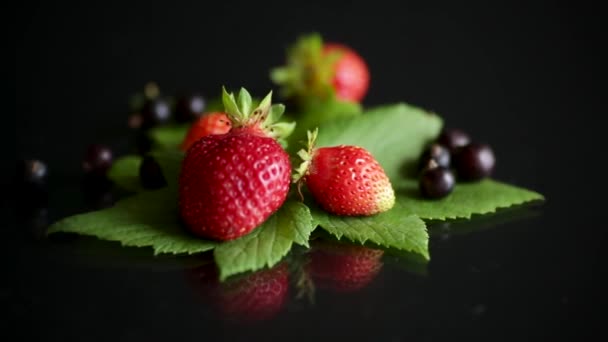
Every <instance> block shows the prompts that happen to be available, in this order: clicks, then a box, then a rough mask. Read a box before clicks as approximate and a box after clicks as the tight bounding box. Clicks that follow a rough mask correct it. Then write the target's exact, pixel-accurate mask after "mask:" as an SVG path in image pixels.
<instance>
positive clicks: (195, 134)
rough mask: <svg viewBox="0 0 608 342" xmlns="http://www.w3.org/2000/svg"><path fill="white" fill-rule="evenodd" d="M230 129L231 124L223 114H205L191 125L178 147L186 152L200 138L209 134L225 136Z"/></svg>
mask: <svg viewBox="0 0 608 342" xmlns="http://www.w3.org/2000/svg"><path fill="white" fill-rule="evenodd" d="M231 128H232V122H230V119H229V118H228V116H226V114H225V113H222V112H212V113H208V114H205V115H203V116H202V117H201V118H199V119H198V120H196V122H194V123H193V124H192V126H191V127H190V130H188V133H187V134H186V138H185V139H184V141H183V142H182V145H181V146H180V147H181V149H182V151H187V150H188V148H190V146H192V144H194V143H195V142H197V141H198V140H199V139H200V138H202V137H205V136H207V135H211V134H226V133H228V131H230V129H231Z"/></svg>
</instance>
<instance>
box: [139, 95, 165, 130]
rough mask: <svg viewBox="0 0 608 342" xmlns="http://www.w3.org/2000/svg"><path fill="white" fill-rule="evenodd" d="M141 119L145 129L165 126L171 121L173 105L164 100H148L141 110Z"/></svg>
mask: <svg viewBox="0 0 608 342" xmlns="http://www.w3.org/2000/svg"><path fill="white" fill-rule="evenodd" d="M141 119H142V123H141V125H142V127H143V128H151V127H154V126H158V125H162V124H165V123H167V122H169V120H170V119H171V105H170V104H169V102H168V101H167V100H165V99H162V98H155V99H152V100H148V101H146V103H145V104H144V106H143V108H142V109H141Z"/></svg>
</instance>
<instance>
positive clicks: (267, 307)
mask: <svg viewBox="0 0 608 342" xmlns="http://www.w3.org/2000/svg"><path fill="white" fill-rule="evenodd" d="M187 278H188V280H189V281H190V283H191V284H192V285H193V286H194V287H195V289H196V290H197V292H198V293H199V294H200V295H201V297H202V299H203V300H204V301H206V302H210V303H211V305H213V307H214V308H215V309H216V310H218V311H219V312H220V313H221V314H223V315H224V316H225V317H226V318H231V319H236V320H240V321H242V320H247V321H255V320H264V319H270V318H272V317H274V316H275V315H276V314H278V313H279V311H281V309H282V308H283V306H284V305H285V302H286V299H287V294H288V292H289V279H288V270H287V264H285V263H282V264H279V265H277V266H274V267H273V268H271V269H265V270H261V271H257V272H255V273H250V274H247V275H243V276H237V277H235V278H231V279H228V280H227V281H226V282H223V283H220V282H219V280H218V276H217V268H216V266H215V264H213V263H211V264H207V265H203V266H200V267H197V268H195V269H192V270H189V271H188V272H187Z"/></svg>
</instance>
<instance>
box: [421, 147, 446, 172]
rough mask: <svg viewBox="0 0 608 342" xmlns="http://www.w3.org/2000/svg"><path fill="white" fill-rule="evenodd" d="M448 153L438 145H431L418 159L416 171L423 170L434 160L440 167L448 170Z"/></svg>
mask: <svg viewBox="0 0 608 342" xmlns="http://www.w3.org/2000/svg"><path fill="white" fill-rule="evenodd" d="M450 159H451V157H450V151H449V150H448V149H447V148H446V147H444V146H443V145H440V144H437V143H435V144H431V145H430V146H429V147H428V148H427V149H426V150H425V151H424V152H423V153H422V156H421V157H420V161H419V163H418V170H419V171H420V170H422V169H424V168H425V167H426V166H427V164H428V163H429V161H431V160H434V161H435V163H437V165H438V166H440V167H445V168H449V167H450Z"/></svg>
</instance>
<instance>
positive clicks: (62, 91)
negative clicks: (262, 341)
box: [2, 1, 606, 341]
mask: <svg viewBox="0 0 608 342" xmlns="http://www.w3.org/2000/svg"><path fill="white" fill-rule="evenodd" d="M397 4H398V5H397ZM17 18H18V24H17V25H16V27H15V28H13V30H15V32H16V33H15V38H16V67H15V73H16V79H15V80H16V107H15V112H14V113H15V118H16V131H15V132H16V154H17V157H18V158H19V157H34V158H40V159H42V160H44V161H46V162H47V164H48V165H49V167H50V170H51V202H50V203H51V204H50V206H49V211H50V217H51V221H53V220H55V219H58V218H61V217H63V216H65V215H67V214H71V213H74V212H78V211H82V210H83V209H82V205H81V204H79V203H80V201H81V195H80V192H79V188H78V182H77V180H78V179H79V177H80V176H81V169H80V161H81V158H82V154H83V152H84V148H85V146H86V145H87V144H89V143H91V142H102V143H106V144H109V145H110V146H112V147H113V148H114V149H115V151H116V153H117V154H124V153H127V152H130V151H131V150H132V149H133V139H132V134H131V132H130V131H129V129H128V128H127V126H126V120H127V116H128V114H129V113H128V106H127V102H128V98H129V95H131V94H132V93H134V92H136V91H140V90H141V88H142V86H143V84H144V83H145V82H147V81H151V80H153V81H156V82H158V83H159V84H160V86H161V90H162V91H163V92H164V93H167V94H177V93H178V92H181V91H188V90H200V91H203V92H204V93H206V94H210V95H215V94H217V93H218V92H219V89H220V87H221V85H227V86H229V87H239V86H245V87H247V88H248V89H249V90H250V91H251V92H252V93H253V94H262V93H265V92H267V91H268V90H269V89H271V88H272V84H271V83H270V81H269V79H268V70H269V69H270V68H271V67H272V66H276V65H279V64H281V63H282V62H283V58H284V49H285V48H286V47H287V45H288V44H289V43H290V42H292V41H293V40H294V39H295V38H296V37H297V36H298V35H299V34H301V33H307V32H313V31H316V32H320V33H322V34H323V35H324V37H325V39H326V40H330V41H339V42H344V43H346V44H348V45H350V46H352V47H353V48H355V49H356V50H357V51H358V52H359V53H360V54H361V55H363V56H364V57H365V59H366V60H367V62H368V64H369V67H370V70H371V75H372V80H371V88H370V91H369V93H368V96H367V97H366V99H365V104H366V105H370V106H371V105H375V104H381V103H386V102H397V101H406V102H409V103H411V104H414V105H418V106H421V107H423V108H426V109H429V110H433V111H436V112H437V113H439V114H440V115H442V116H443V117H444V119H445V122H446V125H448V126H453V127H460V128H464V129H466V130H467V131H468V132H469V133H470V134H471V135H472V136H473V137H475V138H476V139H477V140H480V141H486V142H489V143H491V144H492V146H493V148H494V150H495V152H496V154H497V156H498V167H497V170H496V174H495V176H496V178H498V179H500V180H503V181H507V182H510V183H514V184H517V185H521V186H525V187H528V188H532V189H534V190H537V191H539V192H541V193H543V194H544V195H545V196H546V197H547V199H548V200H547V202H546V203H545V204H544V206H543V207H542V208H541V209H540V215H538V216H536V217H534V218H529V219H524V220H519V221H514V222H510V223H505V224H498V225H497V227H495V228H494V229H491V230H488V231H483V232H478V233H475V234H468V235H461V236H455V237H453V238H450V239H448V240H443V239H438V238H434V239H432V241H431V254H432V256H433V261H432V262H431V264H430V276H429V277H428V278H419V277H414V276H411V275H408V274H405V273H403V272H401V271H398V270H396V269H391V268H390V267H387V270H386V271H385V272H384V273H383V274H381V276H380V277H379V279H378V281H376V282H375V283H374V284H373V285H372V286H370V288H368V289H366V290H365V291H364V292H363V293H361V294H360V295H351V296H350V297H333V296H330V295H325V297H322V298H321V300H319V305H318V306H317V307H315V308H314V309H308V310H307V309H301V308H296V309H293V310H290V312H289V313H288V314H285V315H283V316H280V317H279V318H278V319H277V320H276V321H274V323H273V322H268V323H266V324H265V325H261V326H256V327H251V326H250V327H247V328H238V329H233V328H232V327H230V326H224V325H222V324H217V322H215V320H214V319H212V318H210V317H209V316H205V315H202V314H201V317H198V316H197V315H198V314H200V311H201V310H202V309H200V308H198V307H197V306H196V305H194V304H193V303H192V302H191V301H190V300H189V297H188V296H189V294H188V293H187V290H186V289H185V288H184V285H183V284H182V283H181V278H180V277H175V275H174V274H173V273H171V272H167V273H163V272H142V271H141V270H140V271H135V270H130V269H128V268H117V267H109V266H108V265H109V264H110V263H108V265H106V266H96V267H89V265H86V266H82V265H79V266H74V265H73V264H72V263H70V262H69V261H66V260H67V259H69V255H70V254H69V253H67V254H66V252H65V250H66V249H68V250H69V248H70V245H69V244H68V245H62V247H61V248H58V247H57V246H56V245H55V244H54V243H50V242H48V241H43V242H40V241H37V242H35V243H34V242H32V241H31V240H29V239H27V238H24V237H23V236H22V234H20V233H19V229H20V227H21V223H20V221H19V220H18V219H17V218H14V217H13V215H12V210H11V209H6V211H5V209H4V208H3V212H5V213H6V215H7V216H8V217H13V218H12V219H11V220H9V224H7V225H6V227H7V228H6V230H7V231H8V232H9V233H7V234H6V236H7V237H8V239H9V241H8V242H7V243H6V245H7V248H6V249H5V250H4V252H5V253H6V254H7V257H6V258H4V261H5V262H6V267H7V270H8V278H7V279H9V281H7V282H6V283H5V285H3V286H2V291H3V292H2V300H3V301H5V302H6V304H7V305H3V307H5V308H6V310H7V311H8V314H9V317H11V318H13V319H16V320H17V322H19V323H20V325H19V327H21V326H23V328H22V329H25V330H21V331H22V332H23V331H26V332H27V333H28V334H33V335H34V336H37V337H44V338H45V340H49V339H50V340H53V339H58V340H63V341H66V340H83V339H86V340H109V339H115V340H126V339H131V340H132V339H135V340H141V339H144V338H146V339H150V340H163V339H165V340H167V339H172V338H173V337H175V338H176V339H185V340H214V339H216V338H221V337H224V338H226V339H231V338H238V339H253V340H257V339H259V338H261V337H263V336H265V335H268V336H270V337H276V338H279V337H281V338H287V337H291V338H294V339H296V340H299V339H302V340H304V339H308V338H322V337H332V338H335V337H344V338H349V339H351V340H370V339H372V338H374V339H376V338H377V340H382V341H399V340H441V339H446V340H447V339H461V338H467V339H481V340H502V339H505V340H507V339H513V338H517V339H521V340H532V339H534V340H545V339H552V340H561V339H563V340H569V339H572V338H574V337H578V338H581V337H583V336H590V335H591V334H593V333H601V331H600V330H599V328H600V317H601V315H600V313H601V312H602V307H601V303H602V302H603V299H605V294H604V293H602V292H603V291H602V290H603V285H604V283H603V281H602V280H601V276H602V275H603V274H604V273H605V264H604V263H602V261H601V259H602V257H603V255H602V253H601V248H602V247H603V244H604V242H605V236H606V234H605V232H604V229H605V227H604V225H603V224H602V223H601V222H603V220H602V216H603V215H602V201H601V200H600V199H601V197H600V196H599V195H601V191H603V190H604V188H605V186H604V184H603V183H604V179H605V176H604V172H605V169H604V168H603V167H602V166H601V165H602V161H603V160H605V156H604V154H605V153H604V152H603V150H604V149H605V147H604V145H605V144H604V143H603V142H602V138H603V137H602V131H603V130H604V129H603V125H602V124H601V118H602V116H603V115H604V114H605V109H604V107H603V106H604V103H603V102H602V101H601V100H602V96H601V95H602V94H601V93H600V91H601V89H600V87H599V84H600V82H602V77H601V76H600V75H601V73H600V66H601V63H602V62H603V61H604V59H603V58H602V57H603V51H601V48H602V45H604V44H605V36H604V35H603V33H602V28H601V27H600V24H601V23H600V20H601V16H600V12H599V10H597V9H596V8H593V7H586V6H585V5H583V4H581V3H579V4H578V5H576V6H574V5H573V4H570V3H567V2H540V3H539V2H535V3H534V4H532V3H525V4H513V3H505V4H502V3H494V2H492V3H486V2H479V3H462V2H446V3H440V2H437V1H414V2H395V4H392V3H390V2H382V1H368V2H352V1H351V2H335V3H334V2H332V3H330V2H328V1H327V2H324V3H310V2H297V3H296V2H294V3H291V2H287V1H285V2H278V3H275V4H263V3H258V2H248V3H245V4H240V3H238V2H228V1H226V2H222V3H216V4H213V5H211V4H210V2H204V1H198V2H192V3H181V2H166V3H160V2H141V3H136V2H129V3H123V2H107V1H104V2H99V3H95V4H91V3H75V4H70V5H67V4H60V5H57V4H51V3H44V4H36V3H33V4H29V5H27V6H26V7H22V8H20V9H19V10H18V11H17ZM12 170H13V168H12V166H9V167H5V168H3V170H2V177H3V179H5V180H6V179H10V175H11V173H12ZM5 202H7V201H5ZM8 202H10V201H8ZM6 207H10V206H6ZM596 222H600V223H596ZM57 249H59V251H57ZM62 253H63V254H62ZM65 255H68V257H65ZM58 260H59V261H58ZM176 273H178V272H176ZM341 308H342V309H341ZM479 308H482V309H479ZM480 312H481V313H480ZM10 322H12V320H11V321H10ZM603 334H605V332H604V333H603Z"/></svg>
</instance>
